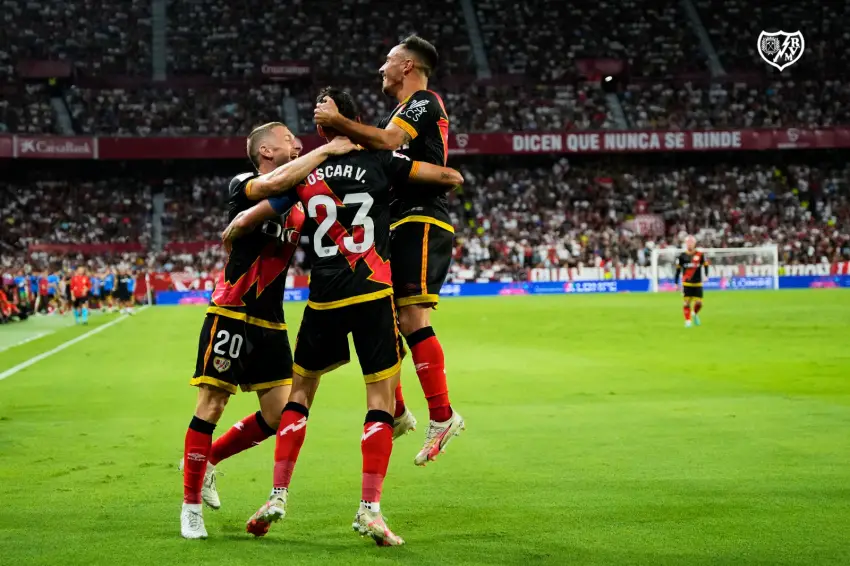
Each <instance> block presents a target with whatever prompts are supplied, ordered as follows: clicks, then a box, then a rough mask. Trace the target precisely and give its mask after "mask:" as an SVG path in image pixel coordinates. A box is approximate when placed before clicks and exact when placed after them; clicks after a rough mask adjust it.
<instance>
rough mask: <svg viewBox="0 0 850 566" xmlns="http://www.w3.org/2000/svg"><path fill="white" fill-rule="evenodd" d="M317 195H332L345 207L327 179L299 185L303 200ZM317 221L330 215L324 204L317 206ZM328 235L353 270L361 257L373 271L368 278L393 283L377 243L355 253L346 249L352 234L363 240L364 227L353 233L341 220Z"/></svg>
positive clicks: (377, 281)
mask: <svg viewBox="0 0 850 566" xmlns="http://www.w3.org/2000/svg"><path fill="white" fill-rule="evenodd" d="M316 195H325V196H327V197H330V198H332V199H333V200H334V202H336V203H337V206H339V207H343V204H342V201H340V199H339V197H337V196H336V195H335V194H334V192H333V191H332V190H331V188H330V187H329V186H328V184H327V183H326V182H325V181H317V182H316V183H315V184H313V185H306V186H304V185H302V186H300V187H298V197H299V198H300V199H301V201H302V202H305V203H306V202H309V201H310V199H311V198H312V197H314V196H316ZM316 216H317V217H316V222H317V223H318V224H321V223H322V222H324V221H325V219H326V218H327V217H328V212H327V210H326V209H325V207H324V206H318V207H316ZM327 235H328V237H329V238H330V239H331V240H333V242H334V243H335V244H336V245H337V246H338V247H339V251H340V253H341V254H342V256H343V257H344V258H345V259H346V261H348V266H349V267H350V268H351V270H352V271H353V270H354V268H355V267H356V265H357V262H358V261H360V260H361V259H362V260H363V262H364V263H365V264H366V266H367V267H368V268H369V270H370V271H371V272H372V275H370V276H369V277H368V278H367V279H369V280H370V281H374V282H376V283H382V284H385V285H392V271H391V270H390V262H389V261H387V260H385V259H383V258H382V257H381V256H379V255H378V251H377V250H376V249H375V245H374V244H372V246H371V247H369V249H368V250H366V251H364V252H360V253H354V252H351V251H349V250H348V249H346V247H345V243H344V242H343V240H344V239H345V238H347V237H348V236H349V235H351V236H352V237H353V238H354V241H355V242H362V241H363V227H362V226H355V227H354V230H353V234H349V233H348V230H346V228H345V226H343V225H342V224H340V223H339V220H337V221H335V222H334V223H333V224H331V227H330V229H329V230H328V231H327Z"/></svg>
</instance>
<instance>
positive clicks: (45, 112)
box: [0, 85, 55, 134]
mask: <svg viewBox="0 0 850 566" xmlns="http://www.w3.org/2000/svg"><path fill="white" fill-rule="evenodd" d="M5 133H11V134H51V133H55V122H54V118H53V108H52V107H51V106H50V98H49V96H48V95H47V91H46V89H45V88H44V87H43V86H42V85H25V86H24V85H16V86H13V87H12V86H10V87H8V89H5V90H3V91H2V92H0V134H5Z"/></svg>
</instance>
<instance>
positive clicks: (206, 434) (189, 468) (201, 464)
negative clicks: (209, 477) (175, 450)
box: [183, 417, 215, 504]
mask: <svg viewBox="0 0 850 566" xmlns="http://www.w3.org/2000/svg"><path fill="white" fill-rule="evenodd" d="M214 430H215V425H214V424H213V423H210V422H207V421H205V420H203V419H199V418H198V417H192V422H191V423H189V429H188V430H187V431H186V441H185V443H184V445H183V503H193V504H199V503H200V502H201V488H203V486H204V473H205V472H206V471H207V457H208V456H209V453H210V448H211V446H212V434H213V431H214Z"/></svg>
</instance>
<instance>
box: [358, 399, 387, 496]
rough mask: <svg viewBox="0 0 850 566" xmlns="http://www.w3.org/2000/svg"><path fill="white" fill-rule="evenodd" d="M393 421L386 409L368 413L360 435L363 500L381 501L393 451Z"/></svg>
mask: <svg viewBox="0 0 850 566" xmlns="http://www.w3.org/2000/svg"><path fill="white" fill-rule="evenodd" d="M392 422H393V418H392V417H391V416H390V414H389V413H386V412H384V411H369V412H368V413H366V424H365V425H363V436H361V437H360V451H361V452H362V453H363V485H362V490H361V495H360V499H361V500H362V501H368V502H371V503H378V502H380V501H381V490H382V489H383V487H384V478H385V477H386V475H387V467H388V466H389V464H390V454H392V451H393V425H392Z"/></svg>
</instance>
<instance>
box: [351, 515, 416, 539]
mask: <svg viewBox="0 0 850 566" xmlns="http://www.w3.org/2000/svg"><path fill="white" fill-rule="evenodd" d="M351 528H352V529H354V532H356V533H357V534H359V535H360V536H361V537H367V536H368V537H372V540H374V541H375V543H376V544H377V545H378V546H401V545H403V544H404V539H403V538H401V537H400V536H398V535H397V534H395V533H394V532H392V531H391V530H390V528H389V527H388V526H387V523H386V521H384V516H383V515H381V514H380V513H378V512H375V511H370V510H368V509H363V508H362V507H361V508H360V509H359V510H358V511H357V514H356V515H355V516H354V523H352V525H351Z"/></svg>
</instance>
